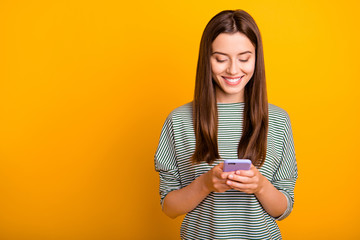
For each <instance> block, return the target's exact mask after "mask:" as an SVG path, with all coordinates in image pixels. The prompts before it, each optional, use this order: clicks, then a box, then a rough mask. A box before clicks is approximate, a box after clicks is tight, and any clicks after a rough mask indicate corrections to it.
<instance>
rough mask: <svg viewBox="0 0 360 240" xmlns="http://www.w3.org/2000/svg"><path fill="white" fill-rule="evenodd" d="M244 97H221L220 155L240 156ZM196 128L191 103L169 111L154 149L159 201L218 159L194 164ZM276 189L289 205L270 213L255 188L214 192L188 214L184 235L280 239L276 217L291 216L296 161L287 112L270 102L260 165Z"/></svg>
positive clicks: (204, 170) (223, 157)
mask: <svg viewBox="0 0 360 240" xmlns="http://www.w3.org/2000/svg"><path fill="white" fill-rule="evenodd" d="M244 105H245V104H244V103H218V104H217V107H218V147H219V154H220V156H221V158H222V159H227V158H228V159H234V158H238V157H237V147H238V143H239V141H240V137H241V133H242V122H243V111H244ZM194 150H195V133H194V128H193V120H192V104H191V103H188V104H185V105H183V106H181V107H178V108H177V109H175V110H174V111H172V112H171V114H170V115H169V116H168V117H167V119H166V121H165V123H164V126H163V129H162V131H161V136H160V141H159V146H158V149H157V151H156V154H155V169H156V171H158V172H159V176H160V196H161V204H162V203H163V201H164V198H165V196H166V195H167V194H168V193H169V192H170V191H173V190H176V189H181V188H183V187H185V186H187V185H188V184H190V183H191V182H192V181H194V180H195V178H197V177H199V176H200V175H202V174H203V173H205V172H207V171H209V170H210V169H211V168H212V167H214V166H215V165H217V164H218V163H220V162H221V161H222V160H221V159H219V160H217V161H216V162H214V163H213V164H211V165H209V164H207V163H200V164H195V165H194V164H192V163H191V161H190V157H191V156H192V154H193V152H194ZM259 171H260V172H261V174H262V175H264V176H265V177H266V178H267V179H268V180H269V181H270V182H271V183H272V184H273V185H274V186H275V187H276V188H277V189H278V190H280V191H281V192H282V193H284V194H285V196H286V197H287V200H288V207H287V209H286V211H285V212H284V214H283V215H282V216H280V217H278V218H276V219H275V218H273V217H271V216H270V215H269V214H268V213H267V212H266V211H265V210H264V209H263V208H262V206H261V204H260V202H259V201H258V200H257V198H256V197H255V195H254V194H247V193H243V192H240V191H237V190H233V189H231V190H228V191H226V192H224V193H216V192H212V193H210V194H209V195H208V196H207V197H206V198H205V199H204V200H203V201H202V202H201V203H200V204H199V205H198V206H197V207H196V208H195V209H194V210H192V211H190V212H189V213H187V214H186V216H185V218H184V220H183V222H182V225H181V233H180V236H181V238H182V239H281V233H280V230H279V227H278V225H277V224H276V221H275V220H282V219H284V218H285V217H287V216H288V215H289V214H290V212H291V210H292V207H293V204H294V187H295V182H296V179H297V164H296V159H295V151H294V143H293V137H292V131H291V125H290V119H289V116H288V114H287V113H286V112H285V111H284V110H283V109H281V108H279V107H276V106H274V105H272V104H269V130H268V143H267V152H266V159H265V163H264V165H263V166H262V167H261V168H260V169H259Z"/></svg>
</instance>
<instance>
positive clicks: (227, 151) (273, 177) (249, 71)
mask: <svg viewBox="0 0 360 240" xmlns="http://www.w3.org/2000/svg"><path fill="white" fill-rule="evenodd" d="M236 158H239V159H244V158H246V159H250V160H251V162H252V164H251V168H250V170H238V169H235V171H232V172H225V171H224V167H223V166H224V159H236ZM155 168H156V171H158V172H159V176H160V196H161V204H162V210H163V211H164V212H165V214H167V215H168V216H169V217H171V218H175V217H177V216H180V215H182V214H186V216H185V218H184V221H183V223H182V226H181V238H182V239H281V234H280V230H279V228H278V225H277V223H276V220H282V219H284V218H286V217H287V216H288V215H289V214H290V212H291V211H292V208H293V203H294V187H295V182H296V179H297V164H296V160H295V152H294V144H293V138H292V131H291V125H290V120H289V116H288V115H287V113H286V112H285V111H284V110H282V109H281V108H279V107H276V106H274V105H272V104H268V102H267V94H266V84H265V69H264V57H263V50H262V40H261V36H260V32H259V29H258V28H257V26H256V24H255V21H254V20H253V18H252V17H251V16H250V15H249V14H248V13H246V12H245V11H240V10H236V11H223V12H220V13H219V14H217V15H216V16H215V17H213V18H212V19H211V20H210V22H209V23H208V25H207V26H206V28H205V30H204V33H203V36H202V39H201V43H200V52H199V60H198V67H197V74H196V84H195V96H194V101H193V102H192V103H189V104H186V105H183V106H181V107H179V108H177V109H175V110H174V111H173V112H172V113H171V114H170V115H169V116H168V118H167V119H166V121H165V124H164V126H163V129H162V132H161V136H160V142H159V146H158V149H157V152H156V154H155Z"/></svg>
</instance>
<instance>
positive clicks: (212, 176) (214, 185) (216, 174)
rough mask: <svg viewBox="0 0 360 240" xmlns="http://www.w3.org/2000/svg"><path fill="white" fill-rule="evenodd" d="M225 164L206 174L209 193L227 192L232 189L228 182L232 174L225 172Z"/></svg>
mask: <svg viewBox="0 0 360 240" xmlns="http://www.w3.org/2000/svg"><path fill="white" fill-rule="evenodd" d="M223 166H224V163H219V164H218V165H216V166H215V167H213V168H212V169H211V170H209V171H208V172H206V173H205V174H204V183H205V187H206V188H207V190H208V192H209V193H210V192H225V191H227V190H229V189H231V187H230V186H229V185H227V184H226V180H227V178H228V176H229V174H231V173H227V172H223Z"/></svg>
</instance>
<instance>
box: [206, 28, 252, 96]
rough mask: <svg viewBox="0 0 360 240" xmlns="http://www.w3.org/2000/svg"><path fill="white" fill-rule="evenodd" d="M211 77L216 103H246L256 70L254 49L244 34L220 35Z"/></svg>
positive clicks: (214, 48)
mask: <svg viewBox="0 0 360 240" xmlns="http://www.w3.org/2000/svg"><path fill="white" fill-rule="evenodd" d="M210 63H211V69H212V77H213V80H214V81H215V82H216V86H215V89H216V98H217V99H216V100H217V102H221V103H233V102H243V101H244V90H245V86H246V84H247V83H248V82H249V80H250V79H251V77H252V75H253V73H254V70H255V47H254V45H253V44H252V43H251V41H250V40H249V39H248V38H247V37H246V36H245V35H244V34H242V33H239V32H237V33H221V34H219V35H218V36H217V37H216V38H215V40H214V41H213V43H212V54H211V57H210Z"/></svg>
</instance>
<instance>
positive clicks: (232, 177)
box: [228, 174, 254, 184]
mask: <svg viewBox="0 0 360 240" xmlns="http://www.w3.org/2000/svg"><path fill="white" fill-rule="evenodd" d="M228 179H230V180H232V181H236V182H240V183H245V184H249V183H253V182H254V181H253V178H249V177H245V176H240V175H236V174H230V175H229V176H228Z"/></svg>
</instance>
